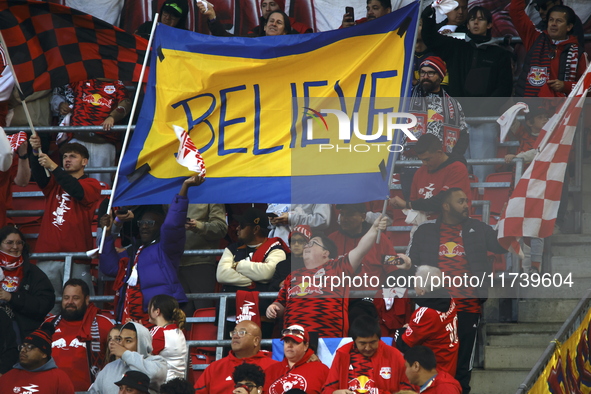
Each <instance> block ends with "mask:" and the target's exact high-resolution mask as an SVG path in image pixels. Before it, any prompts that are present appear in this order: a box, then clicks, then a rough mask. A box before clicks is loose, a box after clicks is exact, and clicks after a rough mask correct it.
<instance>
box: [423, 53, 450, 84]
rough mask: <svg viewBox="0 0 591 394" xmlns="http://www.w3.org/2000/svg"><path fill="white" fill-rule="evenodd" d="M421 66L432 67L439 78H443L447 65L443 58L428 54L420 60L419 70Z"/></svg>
mask: <svg viewBox="0 0 591 394" xmlns="http://www.w3.org/2000/svg"><path fill="white" fill-rule="evenodd" d="M423 67H431V68H433V69H434V70H435V71H437V74H439V76H440V77H441V79H443V78H444V77H445V74H446V73H447V66H446V65H445V62H444V61H443V59H441V58H440V57H439V56H428V57H427V58H426V59H425V60H423V61H422V62H421V65H420V66H419V70H420V69H421V68H423Z"/></svg>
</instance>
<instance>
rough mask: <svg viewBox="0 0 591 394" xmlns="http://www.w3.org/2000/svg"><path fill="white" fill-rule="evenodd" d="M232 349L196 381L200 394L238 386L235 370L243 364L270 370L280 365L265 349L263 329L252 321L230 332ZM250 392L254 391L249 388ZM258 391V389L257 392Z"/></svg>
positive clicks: (227, 389) (224, 390)
mask: <svg viewBox="0 0 591 394" xmlns="http://www.w3.org/2000/svg"><path fill="white" fill-rule="evenodd" d="M230 336H231V337H232V345H231V346H232V350H231V351H230V353H229V354H228V355H227V356H226V357H224V358H222V359H221V360H217V361H214V362H213V363H211V364H210V365H209V367H207V368H206V369H205V371H203V374H202V375H201V376H200V377H199V380H197V383H195V392H196V393H199V394H209V393H211V394H218V393H229V392H231V391H232V388H234V381H233V380H232V373H233V372H234V369H235V368H236V367H237V366H238V365H241V364H244V363H248V364H255V365H258V366H259V367H261V368H262V369H263V370H266V369H267V368H268V367H270V366H271V365H273V364H278V363H279V362H278V361H275V360H273V359H272V358H271V354H270V353H269V352H267V351H263V350H261V338H262V334H261V329H260V327H259V326H258V325H256V324H255V323H254V322H252V321H251V320H245V321H242V322H240V323H238V324H237V325H236V328H234V330H233V331H232V332H230ZM248 393H249V394H250V391H248ZM254 393H256V392H254Z"/></svg>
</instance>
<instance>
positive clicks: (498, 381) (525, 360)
mask: <svg viewBox="0 0 591 394" xmlns="http://www.w3.org/2000/svg"><path fill="white" fill-rule="evenodd" d="M585 179H586V180H589V179H591V160H590V159H589V158H588V159H586V160H585V161H584V164H583V189H582V195H581V197H582V201H583V212H585V213H583V215H582V234H568V235H567V234H560V235H553V236H551V237H550V238H548V239H547V245H546V250H547V251H545V252H544V253H545V256H544V263H543V264H545V265H546V267H548V268H546V269H543V271H544V272H550V273H552V274H555V273H560V274H562V276H563V277H565V276H566V275H568V274H569V273H572V278H573V281H574V285H573V287H572V288H568V287H564V286H562V287H561V289H560V291H559V292H554V297H553V298H541V297H544V296H543V295H542V293H541V292H540V289H539V288H538V289H531V288H529V289H525V290H523V291H521V294H520V298H518V299H514V300H500V299H498V298H494V297H495V295H496V296H498V295H499V294H494V293H493V294H491V295H492V296H491V297H490V299H489V300H488V301H487V303H486V304H485V305H486V306H485V312H484V320H485V324H483V325H482V330H481V334H482V338H483V340H482V341H481V343H482V344H483V345H482V346H480V349H479V352H477V354H480V356H479V357H477V359H478V358H479V360H476V361H477V364H479V365H480V366H481V367H480V368H475V369H474V370H473V373H472V383H471V386H472V393H473V394H512V393H515V392H516V391H517V388H518V387H519V385H520V384H521V383H522V382H523V381H524V379H525V378H526V376H527V375H528V372H529V371H530V370H531V369H532V367H533V366H534V365H535V364H536V361H538V359H539V358H540V356H541V355H542V353H543V352H544V350H545V349H546V347H547V346H548V344H549V343H550V341H552V340H553V339H554V337H555V335H556V333H557V332H558V330H559V328H560V327H561V325H562V324H563V323H564V322H565V320H567V318H568V316H569V314H570V313H571V312H572V310H573V309H574V308H575V306H576V305H577V303H578V302H579V300H580V299H581V297H583V296H584V295H585V293H586V291H587V289H589V287H590V284H591V264H590V260H589V256H590V255H591V182H588V181H587V182H586V181H585ZM567 224H568V223H567ZM557 293H558V295H559V297H556V295H557ZM545 294H546V295H547V294H548V293H545ZM511 305H512V307H513V313H512V314H510V316H506V313H503V312H502V311H505V312H506V311H507V310H508V309H510V306H511ZM499 311H501V312H499ZM503 315H505V316H503ZM503 318H505V319H507V320H513V321H514V322H507V323H498V321H502V320H503ZM487 321H488V322H487Z"/></svg>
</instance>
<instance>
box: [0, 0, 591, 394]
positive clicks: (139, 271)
mask: <svg viewBox="0 0 591 394" xmlns="http://www.w3.org/2000/svg"><path fill="white" fill-rule="evenodd" d="M532 3H533V4H534V6H535V7H536V9H537V10H539V12H540V17H541V18H542V22H540V24H538V28H540V29H546V30H544V32H541V31H540V30H536V29H535V28H534V25H533V24H532V22H531V21H530V20H529V18H528V16H527V15H526V14H525V11H524V9H525V6H526V4H525V1H524V0H512V1H511V3H510V5H509V9H508V11H509V13H510V15H511V18H512V21H513V23H514V25H515V28H516V29H517V31H518V32H519V34H520V36H521V37H522V39H523V46H524V53H526V55H525V57H524V60H523V65H522V66H521V71H519V70H518V68H519V67H518V63H519V62H515V61H514V60H515V56H514V54H513V53H512V52H511V51H510V50H509V49H508V48H504V47H502V46H499V45H497V44H496V43H495V42H494V41H493V40H491V39H492V33H491V32H492V29H493V20H494V18H493V14H492V13H491V12H490V11H489V10H488V9H487V8H485V7H483V6H480V5H476V6H473V7H471V8H469V9H468V4H467V3H466V0H459V6H458V8H456V9H455V10H453V11H451V12H450V13H449V14H448V15H447V16H448V18H447V20H446V21H445V22H444V23H443V24H440V25H438V24H437V23H436V22H435V19H434V13H435V12H434V10H433V9H432V7H431V6H427V7H426V8H425V9H424V10H423V12H422V14H421V28H420V30H419V33H420V36H419V39H418V40H417V45H416V48H415V66H414V67H415V78H414V83H413V85H415V87H414V88H413V93H412V99H411V104H410V105H411V111H410V112H412V113H414V114H415V115H416V116H417V118H418V119H419V120H420V121H419V124H418V125H417V127H416V128H415V129H414V130H413V132H414V133H415V135H416V136H417V137H418V141H417V142H416V143H414V142H412V141H410V140H409V141H404V146H405V150H404V152H403V156H402V158H401V159H402V160H412V159H419V160H421V161H422V162H423V166H422V167H420V168H412V167H405V168H404V170H403V171H402V172H401V173H400V174H399V177H400V182H401V184H402V193H393V194H392V197H391V198H390V201H389V207H388V210H387V216H382V215H381V214H380V212H381V206H382V204H383V202H381V201H377V202H376V201H374V202H367V203H361V204H342V205H336V206H331V205H328V204H277V203H270V204H253V205H252V206H251V204H231V205H224V204H189V202H188V199H187V192H188V189H189V188H190V187H198V186H199V185H200V184H201V183H203V181H204V179H203V178H201V177H199V176H192V177H189V178H187V179H186V180H185V181H184V182H183V184H182V186H181V188H180V190H179V192H178V194H177V195H175V197H174V199H173V201H171V203H170V204H169V205H167V206H161V205H158V206H156V205H154V206H132V207H116V208H115V209H113V211H112V212H106V206H107V203H108V202H107V201H106V200H104V199H103V197H101V190H104V189H108V188H109V185H110V184H111V176H110V175H108V174H104V173H103V174H96V175H95V174H92V177H89V176H88V175H87V174H86V171H85V169H86V167H89V168H93V167H109V166H113V165H114V164H115V160H116V158H117V152H118V151H119V149H117V146H118V144H120V141H119V138H118V136H119V134H117V133H112V132H111V128H112V127H113V126H114V125H115V124H118V123H121V122H122V121H123V120H124V119H125V118H126V117H127V116H129V114H128V112H129V110H130V103H131V100H130V95H129V92H128V91H127V89H126V87H125V86H124V84H123V83H122V82H121V81H110V80H98V79H95V80H89V81H81V82H78V83H75V84H71V85H68V86H65V87H63V88H60V89H56V90H55V91H53V92H39V93H36V94H35V97H31V98H29V99H27V102H28V105H29V110H30V112H31V113H32V115H33V116H32V118H33V122H34V123H35V124H36V125H37V126H47V125H51V124H59V125H62V126H68V125H71V126H87V125H95V126H98V125H100V126H102V127H103V131H102V132H96V133H82V132H79V133H76V132H74V133H71V132H68V131H67V130H68V129H64V130H65V131H64V132H62V133H59V134H57V135H51V134H42V135H41V136H37V135H33V136H30V138H28V141H27V140H26V139H25V141H24V142H23V141H20V142H19V143H18V144H17V146H15V147H14V148H13V153H14V154H11V155H8V156H10V157H9V159H8V160H3V164H2V165H3V168H2V172H0V179H1V181H0V185H1V186H0V187H2V194H1V195H2V197H1V199H0V209H3V210H4V211H6V210H10V209H12V191H14V190H15V189H14V188H13V187H12V184H13V183H14V184H16V185H18V186H25V185H27V184H28V183H29V180H30V179H32V180H34V182H36V184H37V185H38V187H39V189H40V190H41V191H42V192H43V195H44V196H45V206H44V211H45V214H44V216H43V217H42V219H41V221H40V227H39V236H38V239H37V240H36V243H35V250H34V252H35V253H79V252H87V251H91V250H92V249H94V248H95V246H98V240H100V238H101V237H102V236H104V237H105V242H104V247H103V250H102V253H101V254H100V256H98V269H99V271H100V275H101V276H104V277H110V278H113V279H114V280H113V281H112V282H111V283H112V289H109V288H101V289H97V288H96V278H97V273H96V272H94V271H93V269H92V267H93V266H92V265H91V264H89V260H87V259H80V260H76V261H74V264H73V265H72V269H71V272H70V277H71V278H72V279H69V280H67V281H66V283H65V285H63V286H62V283H63V281H64V266H65V264H64V261H60V260H49V261H38V262H37V263H36V264H33V263H32V262H31V260H30V253H32V252H33V251H32V250H30V247H29V245H28V244H27V239H26V238H25V235H24V234H23V233H22V232H21V231H20V230H19V229H17V228H16V227H15V226H14V224H13V222H12V221H11V219H10V218H9V217H6V215H3V216H2V217H1V218H0V227H2V226H3V227H2V228H1V229H0V268H1V269H0V282H1V283H2V288H1V289H0V374H4V375H3V376H2V377H0V393H5V392H6V393H8V392H13V388H16V387H17V386H18V387H21V386H22V387H23V388H24V387H25V385H27V384H29V385H30V384H31V376H32V374H38V375H37V376H42V380H39V379H37V378H36V379H35V381H36V382H38V383H35V384H38V385H44V386H43V387H45V388H46V390H44V391H43V392H60V393H65V392H73V391H86V390H89V391H90V392H96V393H110V392H113V393H115V392H130V393H131V392H148V390H149V391H150V392H161V393H171V392H178V393H184V392H193V388H192V385H191V384H189V383H187V382H186V381H183V380H182V379H184V378H185V377H187V376H189V377H192V374H191V373H188V372H187V360H188V355H187V352H188V349H187V345H186V343H185V336H184V334H183V329H184V326H185V315H189V316H192V315H193V313H194V312H195V311H196V310H201V309H202V308H207V307H213V306H215V303H214V301H213V300H208V299H191V300H189V299H188V298H187V296H186V294H189V293H214V292H232V293H236V294H237V295H236V303H230V304H229V305H228V310H227V318H228V322H226V327H228V329H229V331H230V330H231V332H230V339H231V340H232V346H231V347H232V350H231V352H230V353H229V354H228V355H227V356H226V357H224V358H223V359H222V360H219V361H216V362H214V363H213V364H211V366H209V367H208V368H207V369H206V370H205V371H204V373H203V374H201V375H200V376H199V379H198V380H197V381H196V382H195V389H196V391H197V392H204V393H205V392H211V393H225V392H230V390H232V389H233V390H234V391H233V392H234V393H240V394H244V393H250V394H254V393H259V394H260V393H262V392H265V393H270V394H274V393H287V392H289V393H298V392H307V393H321V392H322V393H326V394H328V393H339V394H340V393H351V392H378V391H377V390H380V391H379V392H391V393H394V392H399V391H400V392H402V391H401V390H406V389H408V390H416V391H419V390H420V392H426V391H429V390H431V391H429V392H457V393H460V392H463V393H469V392H470V386H469V382H470V371H471V365H470V359H471V356H472V350H473V347H474V346H473V344H474V341H475V338H476V332H477V327H478V324H479V319H480V316H481V308H482V301H481V300H482V299H485V298H486V294H481V293H478V292H477V291H476V290H475V289H472V288H467V287H463V288H451V289H445V288H439V286H432V285H429V286H427V285H426V284H425V285H424V286H416V288H415V290H416V294H417V297H416V298H415V299H412V301H411V300H410V299H407V298H400V294H399V295H398V296H397V295H396V294H395V293H392V292H390V293H387V292H382V290H381V285H382V284H384V283H386V280H388V278H399V277H401V276H404V277H406V276H410V275H416V276H419V277H422V278H429V277H430V278H436V277H441V275H442V272H443V273H445V274H447V275H458V276H461V275H463V274H466V273H468V274H480V273H482V272H490V271H491V268H490V264H489V263H488V261H489V260H488V258H487V253H489V252H490V253H497V254H501V253H505V252H506V251H505V250H504V249H503V248H502V247H501V246H500V245H499V244H498V242H497V240H496V232H495V231H494V230H493V229H492V228H491V227H490V226H488V225H485V224H483V223H482V222H480V221H478V220H475V219H471V218H469V215H470V213H471V207H470V197H471V196H472V195H473V193H472V190H471V187H470V175H469V169H468V167H467V165H466V161H465V157H472V158H494V157H497V155H499V157H504V158H505V161H506V162H507V164H509V163H511V162H512V161H513V159H514V158H515V157H522V158H524V160H525V161H526V162H530V161H531V160H532V159H533V156H535V153H536V151H535V149H533V147H534V143H535V139H536V137H537V135H538V134H539V133H540V130H541V128H542V127H543V125H544V123H545V122H546V121H547V119H548V117H549V116H550V115H551V114H552V113H553V112H554V110H555V105H556V104H553V103H552V102H550V101H549V102H548V103H546V102H543V103H540V102H534V101H530V102H529V107H530V111H529V113H528V114H526V117H525V122H523V123H521V124H518V123H516V124H514V125H513V127H512V130H513V135H514V138H515V139H516V140H518V141H520V145H519V148H518V150H517V152H502V153H501V152H500V150H499V152H497V145H498V140H499V129H498V125H497V124H496V123H478V122H474V124H471V123H467V122H466V117H478V116H499V115H500V114H501V112H502V111H504V110H505V109H507V108H509V107H510V106H511V100H510V97H511V96H512V95H515V96H518V97H520V100H523V99H522V97H526V98H527V97H551V98H555V97H564V96H565V95H566V94H568V93H569V92H570V90H571V89H572V88H573V86H574V84H575V83H576V81H577V79H578V78H579V76H580V75H581V73H582V72H583V68H584V66H585V61H584V59H585V55H584V51H583V48H584V42H583V41H581V33H582V31H583V30H582V29H583V25H582V23H581V21H580V20H579V19H578V17H577V16H576V15H575V14H574V12H573V11H572V9H570V8H568V7H566V6H563V5H560V4H558V3H561V1H552V0H534V1H533V2H532ZM260 6H261V17H260V25H259V26H256V27H253V28H252V30H251V31H250V32H249V34H248V35H249V36H264V35H281V34H306V33H311V32H312V30H313V29H312V28H311V27H309V26H307V25H305V24H303V23H301V22H299V21H297V20H296V19H294V18H292V17H289V16H288V15H286V14H285V12H284V10H285V4H284V2H283V1H277V0H276V1H273V0H262V2H261V4H260ZM197 10H198V12H200V13H201V14H202V15H203V17H204V18H207V26H208V27H209V29H210V31H211V33H212V34H213V35H216V36H228V35H231V34H230V33H229V32H228V31H226V30H225V28H224V25H223V24H222V23H221V22H220V21H219V20H218V18H217V16H216V13H215V7H213V6H212V4H210V3H207V2H199V3H198V4H197ZM160 11H161V12H160V22H161V23H164V24H167V25H170V26H173V27H178V28H186V20H187V16H188V12H189V7H188V3H185V2H184V1H178V0H171V1H168V2H165V3H164V4H163V6H162V8H161V10H160ZM391 11H392V5H391V4H390V1H389V0H368V1H367V15H366V17H365V18H362V19H357V20H355V19H354V18H353V17H352V14H351V13H350V11H349V10H348V11H347V13H345V15H344V16H343V18H342V23H341V28H348V27H350V26H353V25H355V24H359V23H368V22H371V20H372V19H375V18H379V17H381V16H383V15H385V14H387V13H389V12H391ZM150 28H151V22H146V23H145V24H143V25H141V26H138V27H137V34H140V35H146V34H149V31H150ZM7 70H8V68H5V70H4V72H3V78H4V79H1V80H0V82H1V83H0V90H2V92H3V93H7V94H4V95H3V96H2V98H3V101H2V103H1V105H0V125H1V126H3V127H6V126H26V124H27V122H26V121H25V120H24V116H23V114H22V107H21V106H20V103H19V102H18V100H16V99H15V97H17V96H16V95H13V94H12V89H13V84H14V82H12V85H11V84H10V76H9V72H7ZM514 76H516V82H515V83H514ZM11 96H12V99H10V97H11ZM466 98H468V99H466ZM1 137H2V138H4V136H1ZM58 147H59V150H58ZM467 152H471V153H467ZM4 157H7V156H6V155H4ZM472 170H473V175H474V176H475V177H476V179H481V180H485V179H486V177H487V176H488V175H489V174H491V173H492V172H494V171H495V168H494V166H474V168H473V169H472ZM472 179H474V177H473V178H472ZM566 180H568V174H567V178H566ZM565 184H567V182H565ZM97 209H98V210H99V215H98V217H97V215H96V213H95V212H96V210H97ZM402 209H409V210H412V211H414V212H416V213H417V215H416V216H417V217H416V218H415V220H414V222H413V223H414V224H416V225H419V226H418V228H417V230H416V232H414V234H413V235H412V240H411V241H410V242H408V238H407V239H406V240H405V241H404V245H401V244H398V245H397V243H400V238H399V237H396V236H395V234H393V233H385V234H386V235H385V236H383V237H382V239H381V242H380V243H379V244H376V243H375V241H376V238H377V237H378V234H379V233H380V232H382V231H385V230H386V227H387V226H388V225H389V224H391V223H392V220H394V221H396V220H398V219H400V218H401V217H403V213H402ZM563 213H564V209H563ZM426 219H434V221H431V222H427V223H424V224H422V225H421V223H422V222H424V221H425V220H426ZM560 219H562V218H561V217H560V213H559V218H558V220H559V221H560ZM93 224H94V226H95V227H98V229H99V231H98V236H97V240H95V239H93V237H92V228H93ZM102 229H105V232H104V234H103V231H102ZM540 241H543V240H537V239H532V240H529V241H528V243H530V245H531V259H530V260H531V267H524V268H526V270H528V269H529V270H531V269H533V270H534V271H536V272H539V270H540V269H541V267H540V262H541V249H540V243H541V242H540ZM406 244H409V245H408V253H407V254H397V253H396V252H395V249H394V246H406ZM541 245H542V246H541V247H542V248H543V243H541ZM219 248H223V249H224V252H223V254H222V256H221V257H216V256H213V255H194V254H189V255H183V252H184V251H185V250H208V249H219ZM95 257H96V256H95ZM323 277H328V278H331V277H348V278H377V284H371V285H368V284H367V281H365V282H363V283H364V285H360V286H356V287H355V289H354V290H367V291H376V290H377V288H380V292H379V293H376V295H375V297H373V298H350V297H349V290H351V289H350V288H349V286H336V287H334V286H330V284H327V282H326V281H324V282H322V280H321V279H322V278H323ZM310 278H315V279H320V280H319V281H318V283H317V281H316V280H311V279H310ZM110 291H112V293H114V294H115V301H114V303H113V304H112V305H106V307H105V309H104V310H100V309H99V308H97V307H96V306H95V305H94V304H93V303H92V302H90V298H89V297H90V296H92V295H94V294H95V293H98V294H103V293H104V294H108V293H109V292H110ZM261 291H263V292H264V291H274V292H278V297H277V298H276V299H275V300H271V301H273V302H267V301H266V300H264V299H261V300H259V298H258V292H261ZM112 293H111V294H112ZM60 296H61V297H62V301H61V305H59V304H58V305H55V297H60ZM415 304H417V305H418V306H419V307H418V308H417V309H415ZM50 312H52V313H51V314H49V313H50ZM345 336H351V337H352V338H353V342H352V343H351V344H350V345H346V346H343V347H342V348H341V349H340V350H339V351H338V352H337V354H336V356H335V359H334V361H333V363H332V366H331V368H330V369H329V368H327V367H326V366H324V365H323V364H322V363H321V362H320V361H319V360H318V357H317V356H316V355H315V354H314V353H315V352H314V351H315V349H316V346H317V343H318V338H339V337H345ZM381 337H392V338H393V343H392V346H390V345H387V344H385V343H384V342H382V341H381V339H380V338H381ZM262 338H281V339H282V340H283V342H284V351H285V359H284V360H283V362H275V361H272V360H271V359H270V358H269V356H268V352H266V351H263V350H261V348H260V341H261V339H262ZM421 345H424V346H421ZM17 349H18V351H17ZM245 362H246V363H245ZM15 363H16V364H15ZM189 369H190V367H189ZM63 371H65V373H64V372H63ZM122 376H123V378H122V379H121V377H122ZM454 376H455V378H456V379H457V381H456V380H455V379H454ZM165 382H166V383H165ZM458 382H459V383H458ZM89 387H90V389H89ZM306 387H307V389H306V390H305V388H306ZM120 390H123V391H120ZM133 390H136V391H133ZM298 390H299V391H298ZM356 390H367V391H356ZM370 390H376V391H370ZM14 392H17V391H14Z"/></svg>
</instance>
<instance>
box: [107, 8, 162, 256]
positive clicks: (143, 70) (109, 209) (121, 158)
mask: <svg viewBox="0 0 591 394" xmlns="http://www.w3.org/2000/svg"><path fill="white" fill-rule="evenodd" d="M158 17H159V14H156V15H154V23H153V24H152V30H151V31H150V39H149V40H148V50H147V51H146V55H145V57H144V62H143V63H142V71H141V72H140V78H139V83H138V87H141V86H142V82H143V80H144V73H145V72H146V65H147V64H148V58H149V56H150V48H151V47H152V40H153V39H154V31H155V30H156V25H158ZM139 92H140V89H139V88H138V89H137V90H136V94H135V97H134V98H133V105H132V106H131V112H130V114H129V122H127V130H125V138H124V139H123V145H122V146H121V155H119V163H118V164H117V171H116V172H115V180H114V181H113V187H112V188H111V198H110V199H109V206H108V207H107V214H110V213H111V209H112V208H113V196H114V195H115V189H116V188H117V183H118V181H119V170H120V169H121V162H122V161H123V155H124V154H125V149H126V148H127V142H128V141H129V131H130V130H131V124H132V123H133V116H134V115H135V110H136V108H137V103H138V100H139V97H140V95H139ZM99 221H100V218H99ZM106 233H107V227H106V226H105V227H103V234H102V237H101V243H100V245H99V248H98V252H99V254H100V253H102V252H103V246H104V244H105V236H106Z"/></svg>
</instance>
